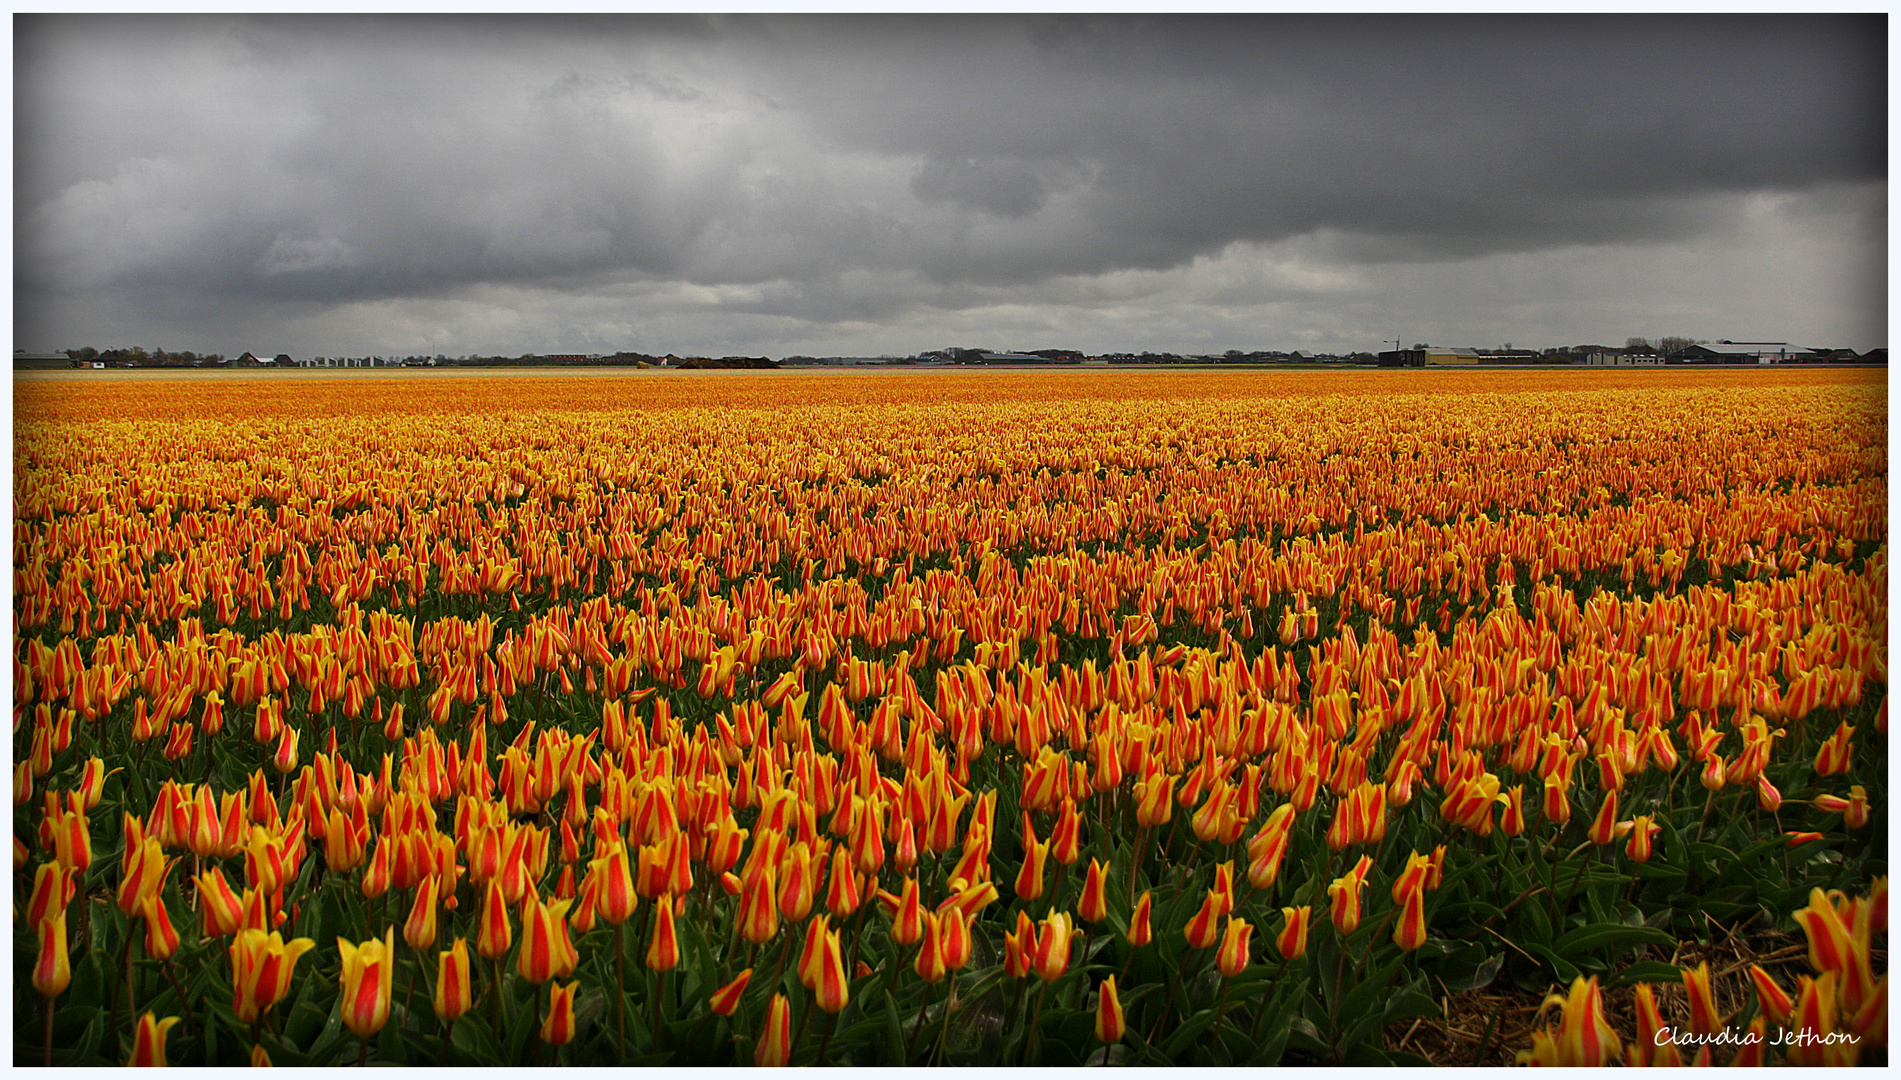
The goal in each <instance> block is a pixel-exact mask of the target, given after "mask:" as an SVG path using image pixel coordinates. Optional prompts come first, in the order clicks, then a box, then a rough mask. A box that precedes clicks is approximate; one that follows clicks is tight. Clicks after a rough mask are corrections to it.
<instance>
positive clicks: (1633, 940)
mask: <svg viewBox="0 0 1901 1080" xmlns="http://www.w3.org/2000/svg"><path fill="white" fill-rule="evenodd" d="M1676 943H1677V942H1676V939H1675V938H1673V937H1671V936H1670V935H1669V934H1666V933H1664V932H1663V931H1661V930H1657V929H1654V928H1652V927H1648V926H1625V925H1623V924H1621V923H1608V922H1605V923H1593V924H1592V925H1590V926H1585V927H1581V928H1579V929H1576V930H1573V931H1571V932H1570V933H1568V934H1566V935H1564V936H1563V937H1561V938H1559V939H1558V940H1557V941H1556V942H1555V943H1554V944H1553V946H1552V951H1553V952H1555V953H1557V954H1558V955H1559V956H1562V957H1565V958H1566V959H1569V958H1571V957H1576V956H1581V955H1584V954H1588V953H1594V952H1602V951H1604V950H1607V949H1621V948H1627V947H1629V946H1632V945H1665V946H1669V945H1675V944H1676Z"/></svg>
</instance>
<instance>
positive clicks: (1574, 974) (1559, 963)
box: [1524, 941, 1583, 983]
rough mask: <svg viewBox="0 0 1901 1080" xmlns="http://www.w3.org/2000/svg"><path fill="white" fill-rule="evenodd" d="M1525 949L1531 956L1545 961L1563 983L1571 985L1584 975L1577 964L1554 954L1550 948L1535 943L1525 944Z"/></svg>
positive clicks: (1528, 942)
mask: <svg viewBox="0 0 1901 1080" xmlns="http://www.w3.org/2000/svg"><path fill="white" fill-rule="evenodd" d="M1524 949H1525V951H1526V952H1528V953H1530V954H1531V955H1533V956H1535V957H1537V958H1538V959H1540V960H1543V961H1544V962H1545V964H1546V966H1548V967H1550V968H1551V970H1552V971H1553V972H1554V973H1555V974H1556V975H1557V976H1558V979H1559V981H1561V982H1565V983H1569V982H1571V981H1572V980H1574V979H1577V978H1580V977H1582V975H1583V973H1582V972H1580V971H1579V970H1578V968H1577V965H1576V964H1573V963H1572V962H1571V961H1569V960H1566V959H1565V958H1564V957H1562V956H1559V955H1558V954H1557V953H1556V952H1553V951H1552V950H1551V949H1550V948H1548V947H1546V946H1544V945H1540V944H1538V943H1537V942H1535V941H1527V942H1525V943H1524Z"/></svg>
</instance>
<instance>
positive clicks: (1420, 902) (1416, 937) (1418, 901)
mask: <svg viewBox="0 0 1901 1080" xmlns="http://www.w3.org/2000/svg"><path fill="white" fill-rule="evenodd" d="M1425 896H1426V892H1425V889H1424V888H1417V889H1413V890H1411V891H1409V892H1407V894H1406V899H1405V901H1404V902H1403V903H1402V905H1401V907H1400V911H1399V925H1398V926H1396V927H1394V928H1393V943H1394V944H1395V945H1398V946H1399V947H1400V949H1401V951H1404V952H1412V951H1413V950H1415V949H1417V948H1419V947H1420V946H1421V945H1424V944H1425V943H1426V899H1425Z"/></svg>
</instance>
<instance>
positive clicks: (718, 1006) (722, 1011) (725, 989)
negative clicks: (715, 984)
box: [708, 968, 752, 1016]
mask: <svg viewBox="0 0 1901 1080" xmlns="http://www.w3.org/2000/svg"><path fill="white" fill-rule="evenodd" d="M751 982H752V969H751V968H747V969H746V970H744V971H742V972H740V973H739V975H738V977H737V978H735V979H734V980H733V981H732V982H729V983H727V984H726V985H725V986H722V987H720V988H719V989H718V990H715V991H713V996H712V998H711V999H710V1001H709V1002H708V1004H709V1006H710V1007H711V1008H712V1010H713V1011H714V1012H715V1013H717V1014H719V1015H720V1016H731V1015H733V1010H734V1009H737V1008H739V998H740V996H741V995H742V994H744V993H745V992H746V987H747V985H748V984H750V983H751Z"/></svg>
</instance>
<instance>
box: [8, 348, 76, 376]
mask: <svg viewBox="0 0 1901 1080" xmlns="http://www.w3.org/2000/svg"><path fill="white" fill-rule="evenodd" d="M78 366H79V365H78V363H76V362H75V361H74V360H73V358H72V357H70V356H67V355H66V354H65V353H30V352H16V353H14V354H13V367H14V369H15V370H16V371H18V370H26V371H31V370H47V369H53V368H75V367H78Z"/></svg>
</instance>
